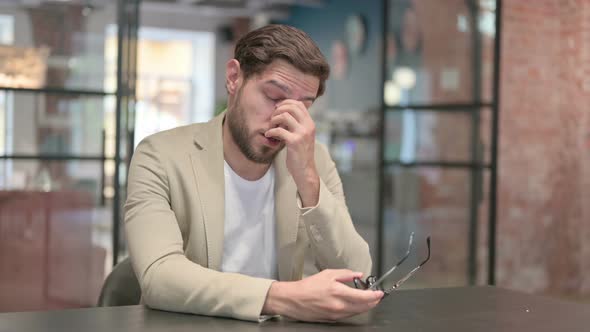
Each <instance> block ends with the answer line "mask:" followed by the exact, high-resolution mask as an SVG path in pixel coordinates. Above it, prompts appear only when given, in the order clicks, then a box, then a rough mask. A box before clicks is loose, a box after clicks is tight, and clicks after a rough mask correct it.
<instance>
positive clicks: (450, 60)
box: [385, 0, 495, 106]
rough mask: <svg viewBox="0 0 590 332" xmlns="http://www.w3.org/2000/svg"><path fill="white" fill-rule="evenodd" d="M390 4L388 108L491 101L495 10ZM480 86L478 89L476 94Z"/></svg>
mask: <svg viewBox="0 0 590 332" xmlns="http://www.w3.org/2000/svg"><path fill="white" fill-rule="evenodd" d="M489 2H490V1H481V3H480V5H479V7H480V8H474V9H470V8H469V7H468V5H467V3H468V1H439V0H424V1H411V0H389V8H390V11H389V26H388V27H387V30H388V35H387V51H386V63H387V73H386V74H387V75H388V76H387V80H388V83H387V84H386V86H385V90H386V91H385V92H386V93H385V96H386V98H385V100H386V103H387V104H388V105H390V106H391V105H398V104H401V105H404V104H431V103H458V102H473V101H481V100H485V101H489V100H490V91H491V87H492V85H491V83H490V82H491V80H492V77H493V75H492V74H493V66H491V65H492V64H493V57H492V55H493V52H491V50H493V44H494V43H493V40H494V36H495V31H494V29H493V27H494V13H495V6H494V5H493V3H492V4H491V5H490V4H489ZM478 87H479V89H478Z"/></svg>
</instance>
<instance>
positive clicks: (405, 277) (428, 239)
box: [392, 236, 430, 290]
mask: <svg viewBox="0 0 590 332" xmlns="http://www.w3.org/2000/svg"><path fill="white" fill-rule="evenodd" d="M426 245H427V246H428V256H427V257H426V259H425V260H424V261H422V263H420V265H418V266H416V267H415V268H414V269H413V270H412V271H410V272H409V273H408V274H406V275H405V276H404V277H403V278H401V279H400V280H399V281H398V282H396V283H395V285H393V287H392V290H394V289H396V288H398V287H399V286H401V284H403V283H404V282H406V280H408V279H410V277H411V276H412V275H414V273H416V271H418V269H420V268H421V267H422V265H424V264H426V262H428V260H429V259H430V236H429V237H427V238H426Z"/></svg>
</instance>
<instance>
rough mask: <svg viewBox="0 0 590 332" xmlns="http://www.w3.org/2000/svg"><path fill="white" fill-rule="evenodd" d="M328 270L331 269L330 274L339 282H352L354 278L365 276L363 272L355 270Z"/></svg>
mask: <svg viewBox="0 0 590 332" xmlns="http://www.w3.org/2000/svg"><path fill="white" fill-rule="evenodd" d="M326 271H329V272H328V273H330V276H331V277H332V278H333V279H334V280H336V281H339V282H351V281H352V280H353V279H354V278H361V277H362V276H363V273H362V272H355V271H351V270H346V269H340V270H326Z"/></svg>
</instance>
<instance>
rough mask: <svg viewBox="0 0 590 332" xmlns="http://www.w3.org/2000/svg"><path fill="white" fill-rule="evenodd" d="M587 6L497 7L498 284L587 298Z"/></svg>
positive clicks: (579, 0) (546, 1)
mask: <svg viewBox="0 0 590 332" xmlns="http://www.w3.org/2000/svg"><path fill="white" fill-rule="evenodd" d="M589 21H590V0H537V1H521V0H506V1H504V12H503V40H502V58H501V61H502V73H501V122H500V160H499V172H500V173H499V174H500V176H499V206H498V243H497V245H498V268H497V272H498V284H499V285H500V286H503V287H508V288H513V289H519V290H524V291H529V292H535V293H545V294H550V295H558V296H564V297H579V296H586V297H590V281H588V280H584V279H587V278H584V276H585V275H587V274H588V272H590V263H589V262H590V243H589V242H590V209H589V208H588V204H590V144H589V140H590V139H589V137H590V116H589V113H588V112H589V110H588V108H589V107H590V82H589V81H588V78H587V77H588V74H590V38H589V37H590V31H589V27H590V24H589Z"/></svg>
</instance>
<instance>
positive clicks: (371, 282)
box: [353, 232, 430, 297]
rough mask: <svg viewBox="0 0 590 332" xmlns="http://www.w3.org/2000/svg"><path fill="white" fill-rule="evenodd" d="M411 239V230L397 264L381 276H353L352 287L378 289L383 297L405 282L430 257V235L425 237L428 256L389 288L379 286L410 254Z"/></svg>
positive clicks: (412, 234) (412, 238)
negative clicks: (362, 277)
mask: <svg viewBox="0 0 590 332" xmlns="http://www.w3.org/2000/svg"><path fill="white" fill-rule="evenodd" d="M413 240H414V233H413V232H412V233H411V234H410V240H409V243H408V250H407V251H406V254H405V255H404V257H402V258H401V259H400V260H399V261H398V262H397V264H395V265H394V266H393V267H392V268H391V269H389V271H387V272H386V273H385V274H383V275H382V276H381V278H379V279H377V277H376V276H374V275H371V276H368V277H367V278H366V280H365V281H362V280H361V279H360V278H354V279H353V282H354V287H355V288H357V289H364V290H380V291H383V293H384V295H383V297H385V296H387V295H389V294H390V293H392V292H393V291H394V290H396V289H397V288H399V287H400V286H401V284H403V283H404V282H406V280H408V279H410V277H412V276H413V275H414V274H415V273H416V272H417V271H418V270H419V269H420V268H421V267H422V266H423V265H424V264H426V262H428V260H429V259H430V236H428V237H427V238H426V245H427V247H428V256H427V257H426V259H425V260H423V261H422V262H421V263H420V264H419V265H418V266H416V267H415V268H413V269H412V270H411V271H410V272H408V273H407V274H406V275H405V276H403V277H402V278H401V279H399V280H398V281H397V282H396V283H395V284H393V286H392V287H391V288H390V289H387V290H386V289H383V287H381V286H380V284H381V283H382V282H383V281H384V280H385V278H387V277H388V276H389V275H390V274H391V273H393V271H395V269H397V267H398V266H400V265H401V264H402V263H403V262H404V261H405V260H406V259H407V258H408V257H409V256H410V252H411V251H412V242H413Z"/></svg>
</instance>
